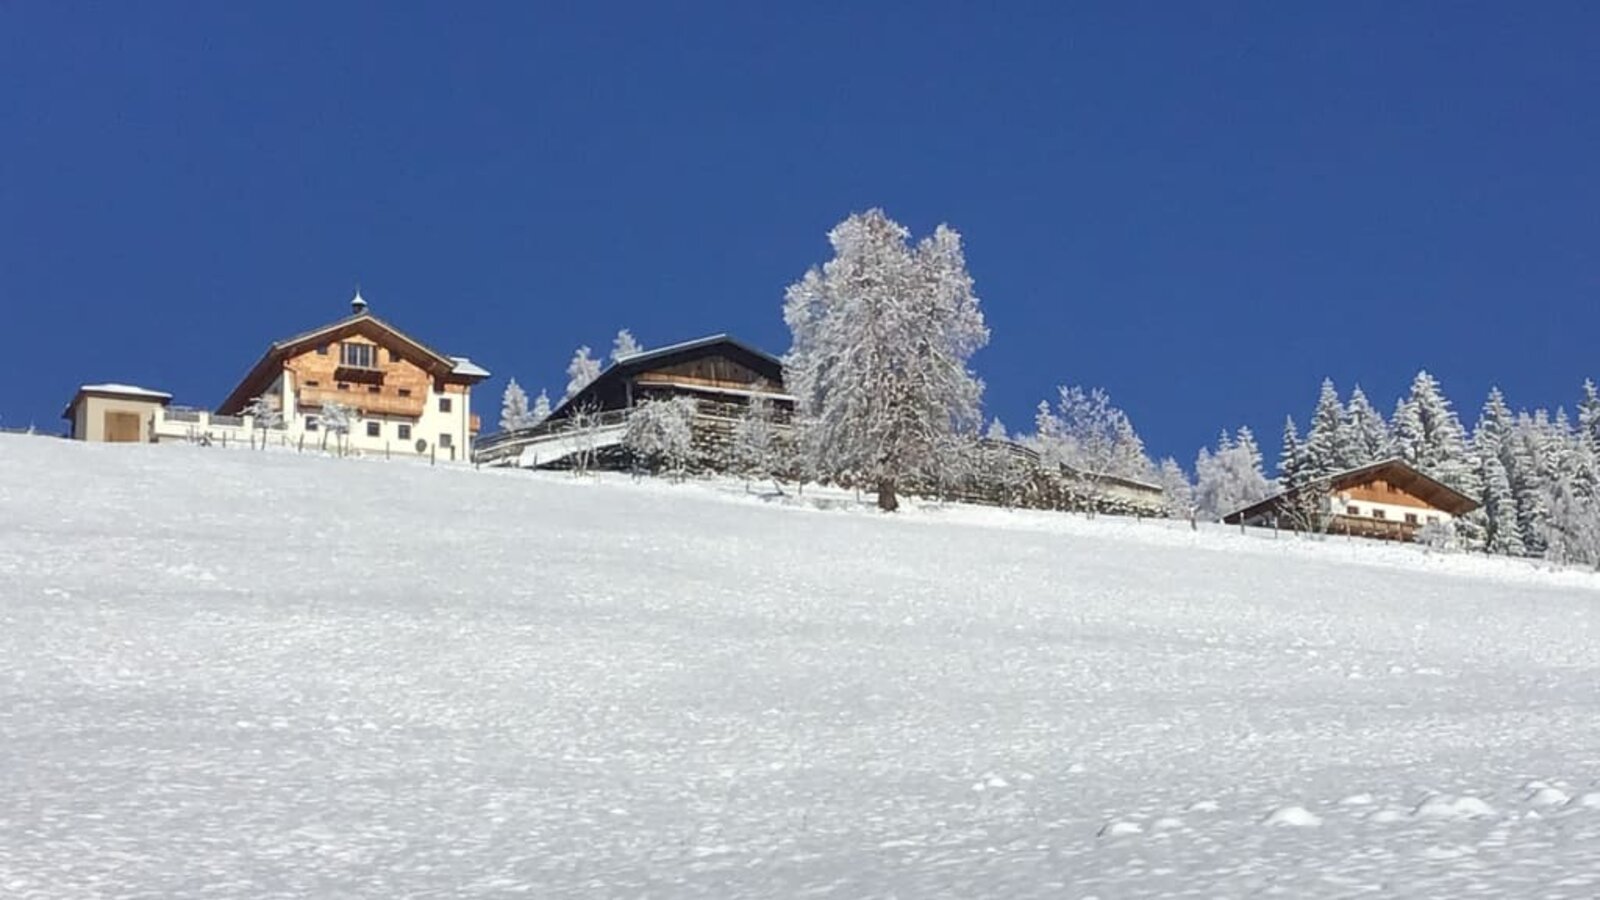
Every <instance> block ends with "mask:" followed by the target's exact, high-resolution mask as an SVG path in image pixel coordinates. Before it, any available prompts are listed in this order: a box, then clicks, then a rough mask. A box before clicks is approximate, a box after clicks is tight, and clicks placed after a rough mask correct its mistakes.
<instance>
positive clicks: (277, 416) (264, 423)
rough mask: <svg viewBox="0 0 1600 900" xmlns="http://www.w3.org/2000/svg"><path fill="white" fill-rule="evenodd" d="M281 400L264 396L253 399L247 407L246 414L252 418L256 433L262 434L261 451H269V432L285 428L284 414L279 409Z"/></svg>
mask: <svg viewBox="0 0 1600 900" xmlns="http://www.w3.org/2000/svg"><path fill="white" fill-rule="evenodd" d="M278 403H279V400H278V398H277V397H274V396H272V395H271V394H262V395H261V396H259V397H255V398H252V399H251V401H250V403H249V404H248V405H246V406H245V408H244V414H245V415H247V416H249V417H250V420H251V423H252V424H253V426H254V428H255V430H256V431H259V432H261V449H263V450H265V449H267V431H268V430H270V429H273V428H282V427H283V412H282V411H280V410H279V409H278Z"/></svg>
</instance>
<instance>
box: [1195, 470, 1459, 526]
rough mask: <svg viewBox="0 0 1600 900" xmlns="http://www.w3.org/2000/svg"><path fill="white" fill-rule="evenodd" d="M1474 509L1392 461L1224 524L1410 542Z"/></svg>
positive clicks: (1283, 497) (1268, 502)
mask: <svg viewBox="0 0 1600 900" xmlns="http://www.w3.org/2000/svg"><path fill="white" fill-rule="evenodd" d="M1477 508H1478V501H1476V500H1474V499H1473V498H1471V497H1468V496H1467V495H1465V494H1463V493H1461V492H1460V491H1457V490H1455V489H1453V488H1450V487H1448V486H1446V485H1443V484H1441V483H1439V482H1438V481H1435V480H1434V479H1432V478H1429V477H1428V476H1427V475H1424V474H1423V473H1422V472H1419V471H1418V470H1416V469H1414V468H1412V467H1411V466H1410V465H1409V464H1407V463H1406V462H1405V461H1403V460H1401V459H1398V458H1396V459H1386V460H1383V461H1381V462H1376V463H1372V464H1371V465H1366V466H1361V467H1359V468H1355V469H1350V470H1348V471H1345V472H1340V473H1339V474H1337V475H1333V476H1330V477H1328V478H1324V479H1322V480H1320V481H1316V482H1312V483H1311V484H1308V485H1305V486H1304V487H1301V488H1297V489H1295V490H1293V491H1287V492H1284V493H1280V494H1275V495H1273V496H1271V497H1268V498H1267V499H1265V500H1262V501H1260V502H1258V503H1253V504H1251V505H1250V506H1247V507H1245V508H1244V509H1241V510H1238V511H1236V512H1232V513H1229V514H1228V515H1227V516H1225V517H1224V518H1223V521H1224V522H1227V523H1229V524H1231V525H1239V524H1244V525H1257V526H1265V527H1272V528H1286V529H1291V530H1295V531H1321V532H1326V533H1329V534H1348V535H1352V536H1355V537H1369V538H1380V539H1384V540H1397V541H1414V540H1416V539H1417V537H1418V534H1419V533H1420V532H1421V531H1422V529H1423V528H1426V527H1427V526H1429V525H1432V524H1436V523H1437V524H1444V523H1449V522H1452V521H1454V520H1455V519H1458V518H1460V517H1461V516H1464V515H1466V514H1468V513H1470V512H1472V511H1473V510H1475V509H1477Z"/></svg>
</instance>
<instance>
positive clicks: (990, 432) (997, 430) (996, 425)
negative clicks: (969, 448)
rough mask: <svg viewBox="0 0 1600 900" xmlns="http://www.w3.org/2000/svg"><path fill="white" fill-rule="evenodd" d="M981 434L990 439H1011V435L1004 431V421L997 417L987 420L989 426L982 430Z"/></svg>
mask: <svg viewBox="0 0 1600 900" xmlns="http://www.w3.org/2000/svg"><path fill="white" fill-rule="evenodd" d="M983 436H984V437H985V438H987V439H989V440H991V441H1009V440H1011V436H1010V435H1009V434H1008V433H1007V432H1006V423H1004V422H1002V421H1000V420H999V419H998V418H996V419H993V420H992V421H990V422H989V427H988V428H987V429H985V430H984V432H983Z"/></svg>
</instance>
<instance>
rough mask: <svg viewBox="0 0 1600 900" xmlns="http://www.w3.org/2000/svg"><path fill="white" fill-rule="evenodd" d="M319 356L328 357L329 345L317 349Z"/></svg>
mask: <svg viewBox="0 0 1600 900" xmlns="http://www.w3.org/2000/svg"><path fill="white" fill-rule="evenodd" d="M317 355H318V356H327V355H328V345H327V344H323V345H322V346H321V347H318V348H317Z"/></svg>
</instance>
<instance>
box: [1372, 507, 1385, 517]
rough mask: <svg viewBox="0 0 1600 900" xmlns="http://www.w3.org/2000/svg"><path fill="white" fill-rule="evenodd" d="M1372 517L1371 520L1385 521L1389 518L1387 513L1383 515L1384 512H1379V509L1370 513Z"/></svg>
mask: <svg viewBox="0 0 1600 900" xmlns="http://www.w3.org/2000/svg"><path fill="white" fill-rule="evenodd" d="M1372 517H1373V518H1374V519H1387V518H1389V516H1388V514H1387V513H1385V512H1384V511H1383V510H1381V509H1375V510H1373V511H1372Z"/></svg>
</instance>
